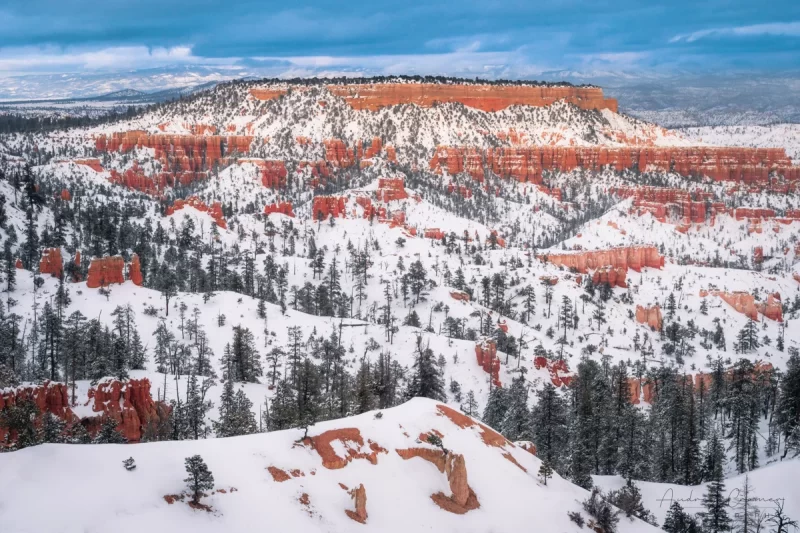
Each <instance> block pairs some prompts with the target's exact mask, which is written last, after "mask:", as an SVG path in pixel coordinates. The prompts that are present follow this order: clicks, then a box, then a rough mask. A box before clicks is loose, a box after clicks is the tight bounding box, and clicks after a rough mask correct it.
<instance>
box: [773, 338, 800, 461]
mask: <svg viewBox="0 0 800 533" xmlns="http://www.w3.org/2000/svg"><path fill="white" fill-rule="evenodd" d="M789 354H790V355H789V360H788V361H787V362H786V373H785V374H784V376H783V379H782V380H781V384H780V395H779V396H778V404H777V406H776V408H775V410H776V417H775V421H776V424H777V426H778V427H779V428H780V430H781V432H782V433H783V435H784V442H785V444H784V453H783V457H786V455H787V454H788V453H789V450H790V449H791V447H790V446H787V444H786V443H790V442H791V436H792V435H793V434H795V433H796V432H798V431H799V430H800V353H798V350H797V348H794V347H791V348H789ZM797 451H798V452H800V447H798V449H797Z"/></svg>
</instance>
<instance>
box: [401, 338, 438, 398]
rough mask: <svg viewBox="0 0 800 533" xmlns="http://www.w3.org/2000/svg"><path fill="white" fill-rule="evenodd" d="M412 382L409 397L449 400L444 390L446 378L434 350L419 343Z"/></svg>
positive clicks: (409, 385)
mask: <svg viewBox="0 0 800 533" xmlns="http://www.w3.org/2000/svg"><path fill="white" fill-rule="evenodd" d="M411 370H412V375H411V382H410V383H409V384H408V390H407V391H406V397H407V398H417V397H420V396H421V397H424V398H430V399H432V400H437V401H440V402H444V401H447V395H446V394H445V391H444V379H443V378H442V374H441V370H440V369H439V367H438V365H437V364H436V360H435V358H434V355H433V350H431V349H430V348H425V349H423V348H422V345H421V344H418V345H417V352H416V354H415V357H414V365H413V366H412V369H411Z"/></svg>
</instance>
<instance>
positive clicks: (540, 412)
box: [532, 383, 569, 472]
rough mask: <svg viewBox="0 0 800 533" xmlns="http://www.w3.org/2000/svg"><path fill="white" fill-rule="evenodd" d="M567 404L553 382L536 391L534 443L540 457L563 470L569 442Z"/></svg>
mask: <svg viewBox="0 0 800 533" xmlns="http://www.w3.org/2000/svg"><path fill="white" fill-rule="evenodd" d="M568 416H569V415H568V413H567V404H566V402H565V401H564V399H563V398H562V397H561V396H560V395H559V393H558V391H557V390H556V388H555V387H554V386H553V385H552V384H551V383H545V385H544V387H542V388H541V389H539V390H538V391H536V405H534V407H533V411H532V420H533V424H532V425H533V443H534V444H535V445H536V454H537V455H538V456H539V458H540V459H542V460H543V461H545V462H547V463H548V464H549V465H551V466H552V467H553V468H554V469H555V470H556V471H560V472H563V470H562V468H563V466H564V465H563V462H562V458H563V455H564V454H563V450H565V449H566V448H567V446H568V443H569V428H568Z"/></svg>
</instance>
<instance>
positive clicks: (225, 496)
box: [0, 399, 656, 533]
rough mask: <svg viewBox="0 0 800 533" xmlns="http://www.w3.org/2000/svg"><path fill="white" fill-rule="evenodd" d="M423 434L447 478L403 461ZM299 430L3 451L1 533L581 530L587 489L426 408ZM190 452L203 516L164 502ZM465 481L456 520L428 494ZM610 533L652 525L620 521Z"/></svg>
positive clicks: (422, 462)
mask: <svg viewBox="0 0 800 533" xmlns="http://www.w3.org/2000/svg"><path fill="white" fill-rule="evenodd" d="M379 415H380V416H379ZM430 432H438V433H439V434H440V435H442V442H443V444H444V446H445V448H447V449H448V450H449V452H450V454H451V455H454V456H455V455H458V456H461V457H463V464H464V467H465V468H463V469H460V468H459V467H454V469H453V471H452V472H451V473H450V481H449V480H448V474H447V473H445V472H440V471H439V469H438V468H437V466H436V464H433V463H431V462H429V461H428V460H426V459H424V458H423V457H414V456H413V455H414V454H426V455H427V456H428V457H432V458H434V463H435V461H436V460H437V459H435V458H436V457H437V453H440V452H438V451H437V449H436V448H435V447H434V446H431V445H430V444H428V443H427V442H424V443H423V442H420V440H419V437H420V436H422V435H427V434H429V433H430ZM308 435H309V436H310V437H311V440H310V442H309V441H306V442H303V441H302V440H301V439H302V437H303V432H302V430H288V431H282V432H277V433H270V434H266V435H255V436H250V437H236V438H228V439H218V440H205V441H186V442H166V443H155V444H141V445H133V446H119V445H98V446H67V445H46V446H39V447H36V448H34V449H27V450H23V451H21V452H18V453H15V454H6V455H0V471H2V472H3V482H4V483H6V484H7V486H9V487H13V491H10V492H6V493H5V496H4V497H3V500H2V501H3V504H2V506H0V520H1V521H2V524H3V530H4V531H7V532H8V533H33V532H41V531H63V532H65V533H68V532H70V533H71V532H86V533H90V532H104V531H108V528H109V527H111V528H113V529H114V531H119V532H141V531H142V530H150V531H198V532H199V531H222V530H224V531H228V532H231V533H236V532H244V531H253V530H254V528H263V527H267V528H269V527H279V528H280V529H282V530H286V531H320V532H323V531H324V532H339V531H341V532H343V531H375V532H381V533H383V532H398V533H401V532H402V533H405V532H408V531H422V530H426V529H428V528H431V527H433V528H435V529H436V530H437V531H453V532H455V531H460V532H466V531H471V532H472V531H474V532H488V531H520V530H523V529H527V528H529V527H530V525H531V524H533V523H535V524H537V526H536V528H537V530H538V531H544V532H553V533H556V532H559V533H560V532H572V531H575V532H577V531H580V530H581V528H580V527H578V526H577V525H576V524H574V523H572V522H571V521H570V519H569V518H568V516H567V512H570V511H572V512H575V511H581V505H580V502H581V501H583V500H584V499H585V498H586V496H587V495H588V493H587V492H586V491H585V490H583V489H581V488H579V487H576V486H574V485H572V484H570V483H569V482H567V481H564V480H563V479H561V478H560V477H558V476H557V475H556V476H555V477H554V478H552V479H549V480H548V482H547V486H545V485H543V484H542V482H541V480H540V479H539V478H538V477H537V472H538V470H539V466H540V464H541V462H540V461H539V459H537V458H536V457H535V456H534V455H532V454H531V453H529V452H527V451H525V450H524V449H522V448H520V447H517V446H515V445H513V444H511V443H510V442H508V441H505V439H503V438H502V437H500V436H499V435H497V434H495V433H494V432H492V431H491V430H489V429H487V428H485V427H481V426H480V425H479V424H477V423H476V422H474V421H472V420H471V419H469V418H467V417H465V416H464V415H462V414H460V413H458V412H455V411H450V410H447V409H446V408H442V407H441V406H439V405H437V404H436V402H433V401H431V400H427V399H416V400H413V401H411V402H408V403H406V404H404V405H402V406H400V407H396V408H393V409H388V410H385V411H383V412H381V413H378V412H370V413H365V414H363V415H360V416H357V417H353V418H346V419H341V420H337V421H334V422H327V423H321V424H317V425H315V426H313V427H311V428H309V431H308ZM326 440H327V441H329V442H330V444H326V443H325V441H326ZM196 454H199V455H201V456H202V457H203V459H204V460H205V462H206V464H207V465H208V467H209V469H210V470H211V471H212V473H213V476H214V483H215V486H214V489H213V491H206V492H207V496H205V497H204V498H202V500H201V503H202V504H204V505H207V506H209V507H210V508H209V509H207V510H203V509H193V508H192V507H190V506H189V505H188V500H184V498H181V499H179V500H177V501H174V502H173V503H168V502H167V501H166V500H167V499H168V498H165V496H168V495H180V494H181V493H183V492H184V490H185V486H186V485H185V483H184V482H183V479H184V478H185V477H186V472H185V471H184V459H185V458H186V457H189V456H192V455H196ZM353 454H365V458H357V457H355V458H352V456H353ZM366 455H369V456H370V457H366ZM404 456H405V457H404ZM128 457H133V458H134V460H135V462H136V469H135V470H133V471H131V472H129V471H127V470H125V469H124V468H123V465H122V461H123V460H124V459H127V458H128ZM440 460H441V461H442V464H443V462H444V459H440ZM343 463H344V466H343V467H340V466H341V465H342V464H343ZM373 463H374V464H373ZM269 469H272V472H271V471H270V470H269ZM276 469H279V470H276ZM448 472H450V470H449V469H448ZM282 475H286V477H287V478H288V479H285V480H284V479H283V477H282ZM44 479H46V480H47V481H46V482H43V480H44ZM465 484H466V485H468V488H466V490H471V491H472V492H473V493H474V499H473V500H472V501H474V502H476V503H477V505H478V506H477V508H474V509H472V510H469V511H467V512H466V513H464V514H458V513H455V512H450V511H447V510H445V509H443V508H441V507H440V505H439V504H437V503H436V501H434V499H433V498H432V495H434V494H437V493H441V494H442V496H443V497H445V498H446V497H450V496H451V495H453V492H452V489H453V487H456V490H457V491H458V490H464V486H463V485H465ZM360 486H363V488H364V490H365V493H366V498H365V510H366V514H367V518H366V520H365V523H364V524H363V525H362V524H359V523H357V522H356V521H354V520H353V519H352V518H351V517H350V516H348V514H346V513H345V511H346V510H351V511H356V510H357V507H356V505H355V504H354V501H353V499H351V497H350V495H349V494H348V489H349V490H352V489H356V488H357V487H360ZM437 500H438V501H440V502H441V501H442V500H441V499H439V498H438V497H437ZM34 501H37V502H47V507H48V512H31V508H30V503H31V502H34ZM470 505H471V504H470ZM468 506H469V505H468ZM452 508H457V506H452ZM459 512H461V511H459ZM586 519H587V520H588V519H589V517H588V516H587V517H586ZM619 531H620V533H628V532H630V533H633V532H642V533H644V532H647V531H656V528H653V527H652V526H649V525H648V524H645V523H643V522H641V521H639V520H631V521H628V520H627V519H623V520H622V521H621V523H620V527H619Z"/></svg>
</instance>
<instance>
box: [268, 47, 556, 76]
mask: <svg viewBox="0 0 800 533" xmlns="http://www.w3.org/2000/svg"><path fill="white" fill-rule="evenodd" d="M253 59H254V60H258V61H277V60H281V61H287V62H289V63H290V64H291V65H292V68H290V69H287V72H286V73H285V74H282V76H284V77H288V73H291V74H292V75H293V74H295V73H296V72H315V73H316V75H324V74H323V73H324V72H334V73H337V74H339V73H342V72H350V73H351V75H352V73H354V72H355V73H358V74H360V73H364V72H366V73H369V74H383V75H392V74H412V75H413V74H419V75H426V74H430V75H438V74H443V75H453V76H486V77H517V76H520V75H534V74H538V73H541V72H543V71H544V70H546V68H545V67H544V66H539V65H535V64H532V63H530V62H529V59H528V58H527V57H526V56H525V55H524V54H522V53H520V52H519V51H518V50H511V51H498V52H481V51H478V47H464V48H460V49H458V50H456V51H453V52H446V53H440V54H435V53H434V54H385V55H372V56H295V57H258V58H253Z"/></svg>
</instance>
